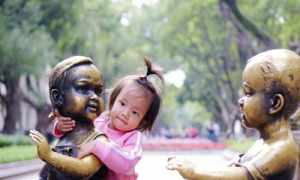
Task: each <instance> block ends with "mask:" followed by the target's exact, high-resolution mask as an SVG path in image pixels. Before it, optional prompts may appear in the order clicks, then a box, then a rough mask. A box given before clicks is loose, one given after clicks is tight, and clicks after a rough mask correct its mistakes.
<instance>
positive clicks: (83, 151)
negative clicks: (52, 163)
mask: <svg viewBox="0 0 300 180" xmlns="http://www.w3.org/2000/svg"><path fill="white" fill-rule="evenodd" d="M95 146H96V144H95V140H94V141H92V142H89V143H86V144H84V145H82V146H81V148H80V151H79V154H78V158H80V159H81V158H83V157H84V156H86V155H88V154H91V152H92V151H93V149H94V147H95Z"/></svg>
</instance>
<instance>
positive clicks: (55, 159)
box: [33, 56, 104, 179]
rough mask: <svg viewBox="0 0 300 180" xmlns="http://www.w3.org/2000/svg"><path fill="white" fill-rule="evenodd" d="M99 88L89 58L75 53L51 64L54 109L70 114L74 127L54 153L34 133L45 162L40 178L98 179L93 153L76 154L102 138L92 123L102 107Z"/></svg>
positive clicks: (100, 84)
mask: <svg viewBox="0 0 300 180" xmlns="http://www.w3.org/2000/svg"><path fill="white" fill-rule="evenodd" d="M102 90H103V79H102V74H101V72H100V71H99V70H98V69H97V68H96V67H95V65H94V64H93V62H92V60H91V59H90V58H88V57H83V56H74V57H71V58H68V59H65V60H63V61H62V62H60V63H59V64H57V65H56V66H55V67H54V69H53V70H52V72H51V74H50V77H49V93H50V99H51V103H52V106H53V110H56V111H58V112H59V113H60V114H61V115H62V116H67V117H71V118H72V119H73V120H75V121H76V127H75V128H74V129H73V130H72V131H70V132H68V133H66V134H64V136H63V137H62V138H60V139H59V141H58V143H57V144H56V146H55V148H54V151H56V152H54V151H51V150H50V148H49V145H48V143H47V141H46V139H45V138H43V136H42V135H40V134H39V133H38V132H33V134H34V135H35V136H37V137H38V138H39V141H41V143H40V144H39V145H38V153H39V157H40V158H41V159H43V160H44V161H46V162H47V163H48V164H47V165H46V166H45V168H44V169H43V170H42V172H41V178H42V179H91V178H95V177H97V176H98V179H99V178H100V176H101V175H99V173H97V172H99V169H100V167H101V162H100V161H99V160H98V159H97V158H96V157H95V156H94V155H88V156H86V157H84V158H83V159H77V158H76V157H77V156H78V152H79V151H80V147H81V145H83V144H84V143H86V142H89V141H91V140H94V139H95V138H99V139H101V133H100V132H97V131H96V130H95V129H94V126H93V123H92V122H93V120H94V119H95V118H96V117H97V116H99V115H100V113H101V112H103V110H104V102H103V98H102ZM62 154H64V155H62ZM72 157H73V158H72ZM92 176H94V177H92Z"/></svg>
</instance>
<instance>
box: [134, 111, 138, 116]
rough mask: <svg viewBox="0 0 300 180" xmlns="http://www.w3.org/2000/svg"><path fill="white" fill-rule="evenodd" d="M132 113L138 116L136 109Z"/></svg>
mask: <svg viewBox="0 0 300 180" xmlns="http://www.w3.org/2000/svg"><path fill="white" fill-rule="evenodd" d="M132 114H133V115H135V116H140V114H139V113H138V112H137V111H132Z"/></svg>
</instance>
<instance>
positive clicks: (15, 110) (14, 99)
mask: <svg viewBox="0 0 300 180" xmlns="http://www.w3.org/2000/svg"><path fill="white" fill-rule="evenodd" d="M5 86H6V88H7V94H6V100H7V103H6V104H5V106H6V112H7V113H6V117H5V118H4V127H3V133H5V134H13V133H15V132H16V130H17V122H19V121H20V119H21V107H20V102H21V91H20V88H19V78H11V79H7V80H6V81H5Z"/></svg>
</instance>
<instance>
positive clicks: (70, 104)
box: [62, 64, 104, 121]
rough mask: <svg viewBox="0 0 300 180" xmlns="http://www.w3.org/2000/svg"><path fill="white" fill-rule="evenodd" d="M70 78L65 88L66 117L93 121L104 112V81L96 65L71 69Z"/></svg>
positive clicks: (64, 111)
mask: <svg viewBox="0 0 300 180" xmlns="http://www.w3.org/2000/svg"><path fill="white" fill-rule="evenodd" d="M69 71H70V74H69V75H70V77H69V78H67V81H66V82H65V86H64V94H63V97H64V104H63V106H62V111H63V114H64V115H65V116H69V117H71V118H73V119H75V120H88V121H93V120H94V119H95V118H96V117H97V116H99V115H100V113H101V112H103V110H104V102H103V98H102V91H103V79H102V75H101V73H100V72H99V70H98V69H97V68H96V67H95V66H94V65H89V64H88V65H79V66H76V67H73V68H71V69H70V70H69Z"/></svg>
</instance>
